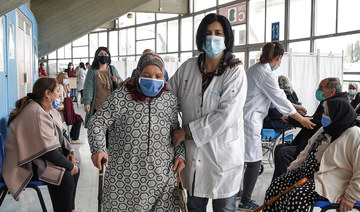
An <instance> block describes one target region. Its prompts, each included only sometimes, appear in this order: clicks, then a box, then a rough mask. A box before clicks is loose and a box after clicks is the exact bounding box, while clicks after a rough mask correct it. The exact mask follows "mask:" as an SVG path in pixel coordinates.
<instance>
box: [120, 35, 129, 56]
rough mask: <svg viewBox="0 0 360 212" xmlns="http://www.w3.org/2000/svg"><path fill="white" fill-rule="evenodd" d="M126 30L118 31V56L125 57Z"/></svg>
mask: <svg viewBox="0 0 360 212" xmlns="http://www.w3.org/2000/svg"><path fill="white" fill-rule="evenodd" d="M126 40H127V38H126V29H124V30H120V31H119V48H120V49H119V50H120V51H119V54H120V55H126Z"/></svg>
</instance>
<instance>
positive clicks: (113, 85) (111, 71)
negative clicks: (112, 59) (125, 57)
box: [109, 64, 117, 91]
mask: <svg viewBox="0 0 360 212" xmlns="http://www.w3.org/2000/svg"><path fill="white" fill-rule="evenodd" d="M109 68H110V73H111V76H114V73H113V70H112V68H111V65H110V64H109ZM110 80H111V79H110ZM111 82H112V88H113V89H112V91H114V90H115V89H116V88H117V84H116V82H113V81H112V80H111Z"/></svg>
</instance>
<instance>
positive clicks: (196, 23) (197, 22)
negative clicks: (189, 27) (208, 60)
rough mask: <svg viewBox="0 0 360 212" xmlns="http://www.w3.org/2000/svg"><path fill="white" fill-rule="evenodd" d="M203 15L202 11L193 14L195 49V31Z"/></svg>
mask: <svg viewBox="0 0 360 212" xmlns="http://www.w3.org/2000/svg"><path fill="white" fill-rule="evenodd" d="M204 17H205V14H204V13H202V14H199V15H196V16H194V48H195V49H196V33H197V30H198V28H199V25H200V23H201V21H202V20H203V18H204Z"/></svg>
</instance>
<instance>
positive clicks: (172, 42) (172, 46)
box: [167, 20, 179, 52]
mask: <svg viewBox="0 0 360 212" xmlns="http://www.w3.org/2000/svg"><path fill="white" fill-rule="evenodd" d="M167 34H168V52H177V51H179V22H178V20H176V21H169V22H168V33H167Z"/></svg>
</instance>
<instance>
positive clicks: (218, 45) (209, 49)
mask: <svg viewBox="0 0 360 212" xmlns="http://www.w3.org/2000/svg"><path fill="white" fill-rule="evenodd" d="M202 49H203V50H204V51H205V52H206V54H207V55H208V56H209V57H211V58H217V57H218V56H219V55H220V54H221V52H222V51H224V50H225V49H226V46H225V38H224V37H220V36H216V35H208V36H206V40H205V43H204V44H203V45H202Z"/></svg>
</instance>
